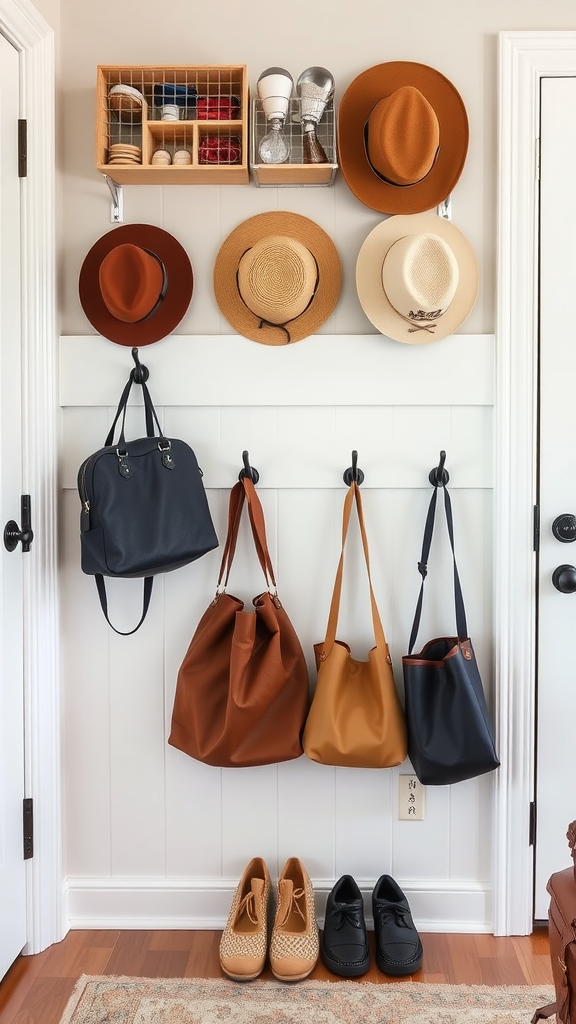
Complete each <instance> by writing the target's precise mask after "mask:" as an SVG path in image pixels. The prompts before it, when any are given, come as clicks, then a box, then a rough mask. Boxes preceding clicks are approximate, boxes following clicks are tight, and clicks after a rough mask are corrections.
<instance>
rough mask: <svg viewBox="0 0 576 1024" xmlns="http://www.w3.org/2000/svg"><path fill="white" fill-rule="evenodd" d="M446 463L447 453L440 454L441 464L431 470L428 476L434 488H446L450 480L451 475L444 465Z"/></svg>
mask: <svg viewBox="0 0 576 1024" xmlns="http://www.w3.org/2000/svg"><path fill="white" fill-rule="evenodd" d="M445 461H446V452H445V451H441V452H440V462H439V463H438V465H437V466H435V467H434V469H431V470H430V472H429V474H428V479H429V481H430V483H431V484H432V487H444V485H445V484H447V483H448V481H449V479H450V474H449V472H448V470H447V469H444V463H445Z"/></svg>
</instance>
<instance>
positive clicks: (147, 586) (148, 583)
mask: <svg viewBox="0 0 576 1024" xmlns="http://www.w3.org/2000/svg"><path fill="white" fill-rule="evenodd" d="M94 579H95V580H96V588H97V590H98V597H99V598H100V605H101V608H102V611H103V612H104V618H105V619H106V622H107V623H108V625H109V626H111V627H112V629H113V630H114V632H115V633H118V634H119V636H132V633H135V632H136V630H137V629H140V626H141V625H142V623H143V622H144V619H145V618H146V613H147V611H148V607H149V605H150V598H151V597H152V584H153V582H154V577H153V576H146V577H145V579H144V590H143V594H142V615H141V616H140V622H139V623H138V625H136V626H134V629H130V630H128V632H127V633H123V632H122V631H121V630H120V629H116V626H113V625H112V623H111V622H110V619H109V618H108V598H107V596H106V583H105V582H104V577H103V576H102V575H101V574H100V573H98V572H97V573H96V574H95V576H94Z"/></svg>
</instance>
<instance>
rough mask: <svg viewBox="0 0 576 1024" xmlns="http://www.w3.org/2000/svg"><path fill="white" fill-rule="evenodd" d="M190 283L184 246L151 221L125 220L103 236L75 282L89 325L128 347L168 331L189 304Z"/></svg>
mask: <svg viewBox="0 0 576 1024" xmlns="http://www.w3.org/2000/svg"><path fill="white" fill-rule="evenodd" d="M193 287H194V276H193V273H192V266H191V264H190V260H189V258H188V255H187V253H186V251H185V249H184V248H183V247H182V245H181V244H180V242H178V241H177V239H176V238H174V236H173V235H171V234H169V232H168V231H164V230H163V228H158V227H155V226H154V225H152V224H123V225H121V226H120V227H117V228H113V229H112V231H108V232H107V233H106V234H105V235H102V237H101V238H99V239H98V241H97V242H95V244H94V245H93V246H92V248H91V249H90V251H89V253H88V255H87V256H86V258H85V260H84V262H83V264H82V268H81V270H80V278H79V281H78V291H79V294H80V302H81V303H82V308H83V310H84V312H85V314H86V316H87V317H88V320H89V321H90V323H91V324H92V326H93V327H95V328H96V330H97V331H98V333H99V334H102V335H103V336H104V337H105V338H108V339H109V341H114V342H116V343H117V344H118V345H130V346H139V345H150V344H152V342H154V341H160V339H161V338H165V337H166V336H167V335H168V334H170V333H171V332H172V331H173V330H174V328H175V327H177V326H178V324H179V323H180V321H181V320H182V318H183V316H184V314H185V313H186V310H187V309H188V306H189V305H190V299H191V298H192V291H193Z"/></svg>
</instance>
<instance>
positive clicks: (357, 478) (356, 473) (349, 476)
mask: <svg viewBox="0 0 576 1024" xmlns="http://www.w3.org/2000/svg"><path fill="white" fill-rule="evenodd" d="M342 479H343V480H344V483H345V484H348V487H350V484H351V483H353V482H354V483H357V484H358V486H360V484H361V483H362V481H363V479H364V473H363V472H362V470H361V469H358V452H356V451H354V452H352V465H351V466H350V467H349V468H348V469H345V470H344V473H343V475H342Z"/></svg>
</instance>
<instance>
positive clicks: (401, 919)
mask: <svg viewBox="0 0 576 1024" xmlns="http://www.w3.org/2000/svg"><path fill="white" fill-rule="evenodd" d="M409 916H410V910H409V909H408V907H403V906H402V905H401V904H399V903H388V904H387V905H386V906H385V907H379V908H378V917H379V918H380V920H381V921H384V920H385V919H386V918H389V917H393V918H394V923H395V924H397V925H399V926H400V927H401V928H409V927H410V922H409V921H407V920H406V918H407V917H409Z"/></svg>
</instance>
